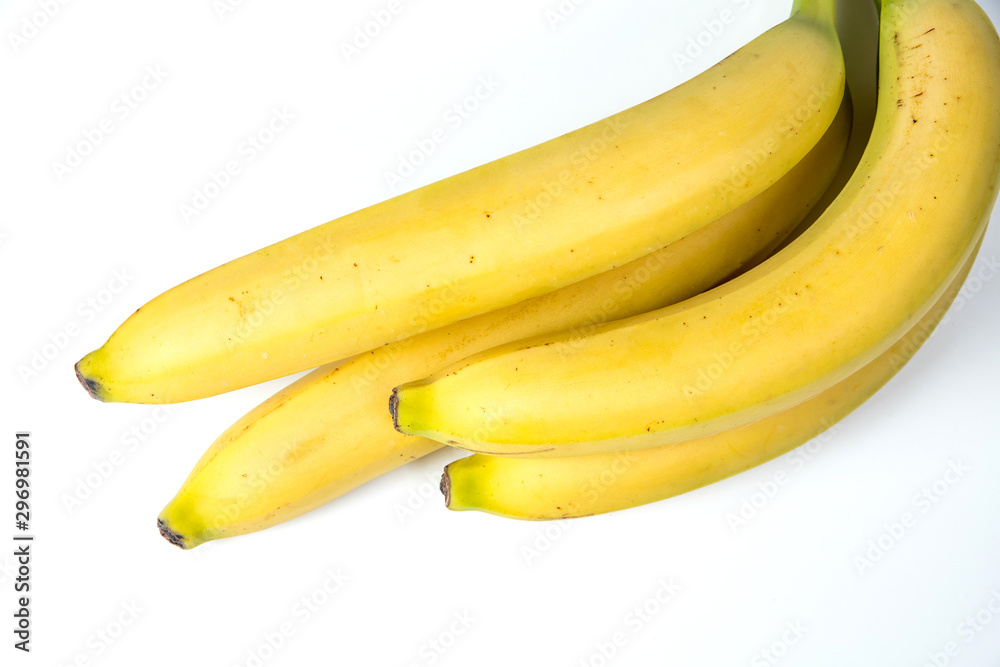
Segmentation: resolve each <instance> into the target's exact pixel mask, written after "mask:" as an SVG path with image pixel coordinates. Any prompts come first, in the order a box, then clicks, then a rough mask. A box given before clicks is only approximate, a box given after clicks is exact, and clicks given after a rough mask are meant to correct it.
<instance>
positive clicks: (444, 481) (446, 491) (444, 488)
mask: <svg viewBox="0 0 1000 667" xmlns="http://www.w3.org/2000/svg"><path fill="white" fill-rule="evenodd" d="M438 488H439V489H441V495H443V496H444V506H445V507H448V506H449V505H451V477H449V476H448V466H445V467H444V472H443V473H441V485H440V486H439V487H438Z"/></svg>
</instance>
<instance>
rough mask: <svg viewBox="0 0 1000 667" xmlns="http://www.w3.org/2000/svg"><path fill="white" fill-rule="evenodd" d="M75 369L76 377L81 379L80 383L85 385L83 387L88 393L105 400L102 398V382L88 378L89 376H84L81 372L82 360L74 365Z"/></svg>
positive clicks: (97, 398) (99, 399) (94, 397)
mask: <svg viewBox="0 0 1000 667" xmlns="http://www.w3.org/2000/svg"><path fill="white" fill-rule="evenodd" d="M73 370H75V371H76V379H77V380H79V381H80V384H81V385H83V388H84V389H86V390H87V393H88V394H90V397H91V398H93V399H96V400H98V401H101V400H103V399H101V385H100V383H99V382H98V381H97V380H88V379H87V378H85V377H83V373H81V372H80V362H77V363H76V365H75V366H73Z"/></svg>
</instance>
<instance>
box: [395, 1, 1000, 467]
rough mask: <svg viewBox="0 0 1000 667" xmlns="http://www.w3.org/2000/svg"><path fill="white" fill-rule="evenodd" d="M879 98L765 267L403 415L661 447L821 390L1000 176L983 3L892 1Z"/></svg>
mask: <svg viewBox="0 0 1000 667" xmlns="http://www.w3.org/2000/svg"><path fill="white" fill-rule="evenodd" d="M879 71H880V81H879V84H880V87H879V97H878V109H877V113H876V118H875V126H874V128H873V132H872V137H871V140H870V142H869V144H868V146H867V148H866V150H865V153H864V155H863V156H862V159H861V162H860V164H859V166H858V168H857V170H856V171H855V173H854V175H853V176H852V177H851V179H850V180H849V181H848V183H847V184H846V185H845V187H844V189H843V190H842V191H841V193H840V194H839V195H838V197H837V198H836V199H835V200H834V201H833V202H832V203H831V205H830V206H829V207H828V208H827V209H826V210H825V211H824V212H823V214H822V215H821V216H820V217H819V218H818V219H817V220H816V221H815V222H814V223H813V224H812V225H811V226H810V227H809V229H808V230H807V231H806V232H805V233H804V234H802V236H800V237H799V238H797V239H796V240H795V241H793V242H792V243H790V244H789V245H788V246H786V247H785V248H783V249H781V250H779V251H778V252H777V253H775V255H774V256H772V257H771V258H770V259H768V260H767V261H766V262H764V263H763V264H761V265H760V266H758V267H756V268H754V269H752V270H750V271H748V272H747V273H745V274H743V275H742V276H739V277H737V278H735V279H734V280H732V281H729V282H727V283H726V284H724V285H721V286H720V287H718V288H716V289H714V290H711V291H709V292H707V293H705V294H701V295H699V296H697V297H694V298H693V299H689V300H688V301H685V302H683V303H680V304H677V305H675V306H671V307H668V308H665V309H662V310H660V311H657V312H653V313H648V314H645V315H640V316H637V317H634V318H631V319H628V320H623V321H619V322H613V323H609V324H606V325H604V326H601V327H598V328H596V329H595V330H592V331H588V332H586V335H582V336H581V335H579V334H577V333H568V334H566V333H564V334H558V335H553V336H547V337H542V338H539V339H535V340H532V341H527V342H517V343H514V344H510V345H506V346H502V347H500V348H497V349H495V350H490V351H487V352H485V353H482V354H480V355H476V356H474V357H471V358H469V359H466V360H464V361H462V362H460V363H458V364H456V365H453V366H452V367H449V368H447V369H444V370H442V371H441V372H439V373H437V374H435V375H432V376H430V377H429V378H427V379H424V380H422V381H418V382H415V383H411V384H407V385H403V386H402V387H400V388H398V390H397V391H396V392H395V394H394V396H393V397H392V400H391V409H392V411H393V414H394V419H395V422H396V424H397V427H398V428H399V429H400V430H401V431H402V432H404V433H408V434H413V435H422V436H425V437H429V438H433V439H435V440H439V441H440V442H445V443H448V444H454V445H457V446H459V447H462V448H465V449H469V450H473V451H479V452H481V453H486V454H497V455H521V456H571V455H580V454H597V453H606V452H612V451H621V450H628V449H641V448H649V447H659V446H663V445H667V444H670V443H674V442H680V441H683V440H690V439H692V438H699V437H705V436H708V435H711V434H713V433H718V432H720V431H724V430H728V429H732V428H736V427H738V426H742V425H744V424H748V423H751V422H753V421H756V420H758V419H761V418H764V417H767V416H769V415H772V414H775V413H777V412H781V411H783V410H786V409H788V408H790V407H792V406H794V405H797V404H799V403H802V402H803V401H805V400H807V399H809V398H811V397H812V396H815V395H817V394H818V393H820V392H822V391H823V390H825V389H827V388H828V387H830V386H832V385H834V384H836V383H838V382H840V381H841V380H843V379H845V378H846V377H848V376H849V375H851V374H852V373H854V372H856V371H858V370H859V369H860V368H862V367H863V366H865V365H866V364H868V363H869V362H871V361H872V360H873V359H875V358H876V357H878V356H879V355H880V354H882V352H884V351H885V350H886V349H887V348H888V347H889V346H891V345H892V343H893V342H895V341H896V340H898V339H899V337H900V336H901V335H902V334H903V333H904V332H905V331H907V330H908V329H909V328H910V327H912V326H913V324H914V323H915V322H916V321H918V320H919V319H920V318H921V317H922V316H923V315H924V313H926V312H927V311H928V309H929V308H930V307H931V306H932V305H933V304H934V303H935V302H936V301H937V299H938V298H939V297H940V296H941V294H942V293H943V292H944V290H945V289H946V287H947V286H948V285H949V284H950V283H951V281H952V280H953V279H954V277H955V276H956V275H957V274H958V272H959V270H960V269H961V267H962V266H963V265H964V264H965V262H966V260H967V258H968V257H969V254H970V253H971V252H972V248H973V246H974V245H975V242H976V239H978V238H979V237H980V236H981V234H982V231H983V229H984V228H985V226H986V224H987V221H988V219H989V214H990V211H991V209H992V208H993V204H994V202H995V200H996V195H997V185H998V181H1000V113H998V109H1000V40H998V38H997V33H996V31H995V30H994V29H993V26H992V24H991V23H990V21H989V18H987V17H986V15H985V14H984V13H983V12H982V10H981V9H980V8H979V7H978V6H977V5H976V4H975V3H974V2H972V1H971V0H886V2H884V3H883V8H882V18H881V36H880V53H879Z"/></svg>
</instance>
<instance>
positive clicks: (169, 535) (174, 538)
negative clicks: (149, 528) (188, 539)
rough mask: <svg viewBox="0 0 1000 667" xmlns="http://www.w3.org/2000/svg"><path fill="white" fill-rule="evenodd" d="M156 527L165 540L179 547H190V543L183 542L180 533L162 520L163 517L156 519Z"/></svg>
mask: <svg viewBox="0 0 1000 667" xmlns="http://www.w3.org/2000/svg"><path fill="white" fill-rule="evenodd" d="M156 527H157V528H159V529H160V535H162V536H163V539H165V540H166V541H167V542H170V543H171V544H173V545H175V546H178V547H180V548H181V549H190V548H191V546H192V545H188V544H186V543H185V540H184V536H183V535H181V534H180V533H175V532H174V531H173V530H171V529H170V527H169V526H168V525H167V524H166V522H164V521H163V519H157V520H156Z"/></svg>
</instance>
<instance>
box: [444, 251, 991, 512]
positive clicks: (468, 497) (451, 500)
mask: <svg viewBox="0 0 1000 667" xmlns="http://www.w3.org/2000/svg"><path fill="white" fill-rule="evenodd" d="M974 260H975V253H973V254H972V256H971V257H970V258H969V260H968V261H967V262H966V264H965V267H964V268H963V269H962V271H961V273H960V274H959V276H958V277H957V278H956V279H955V281H954V282H953V283H952V284H951V286H950V287H949V288H948V290H947V292H945V294H944V296H942V297H941V299H940V300H939V301H938V302H937V303H936V304H935V305H934V307H933V308H931V310H930V311H929V312H928V313H927V314H926V315H924V317H923V319H921V320H920V322H918V323H917V324H916V325H915V326H914V327H913V328H912V329H910V331H909V332H907V334H906V335H905V336H903V337H902V338H901V339H900V340H899V341H897V342H896V343H895V344H894V345H893V346H892V347H890V348H889V349H888V350H886V351H885V352H883V353H882V355H881V356H879V357H878V358H877V359H876V360H875V361H873V362H871V363H869V364H868V365H867V366H865V367H864V368H862V369H861V370H859V371H857V372H856V373H854V374H853V375H851V376H850V377H848V378H847V379H846V380H842V381H841V382H839V383H838V384H836V385H834V386H833V387H830V388H829V389H827V390H826V391H824V392H822V393H821V394H819V395H818V396H814V397H813V398H811V399H809V400H807V401H806V402H805V403H801V404H799V405H797V406H795V407H792V408H789V409H788V410H785V411H784V412H779V413H777V414H775V415H772V416H770V417H765V418H764V419H761V420H760V421H756V422H753V423H752V424H747V425H746V426H741V427H739V428H735V429H732V430H729V431H722V432H721V433H716V434H715V435H710V436H708V437H705V438H696V439H694V440H687V441H685V442H679V443H675V444H672V445H666V446H664V447H658V448H653V449H637V450H632V451H628V452H615V453H611V454H594V455H591V456H576V457H561V458H514V457H510V456H486V455H484V454H473V455H472V456H468V457H465V458H463V459H458V460H457V461H454V462H453V463H451V464H449V465H448V466H447V467H446V468H445V471H444V475H443V476H442V478H441V491H442V492H443V493H444V496H445V504H446V505H447V506H448V508H449V509H453V510H478V511H481V512H488V513H490V514H496V515H498V516H504V517H508V518H513V519H565V518H570V517H581V516H589V515H592V514H603V513H605V512H613V511H616V510H622V509H627V508H629V507H638V506H639V505H645V504H647V503H652V502H656V501H658V500H663V499H665V498H671V497H673V496H677V495H680V494H682V493H687V492H688V491H692V490H694V489H698V488H701V487H703V486H707V485H709V484H712V483H714V482H718V481H720V480H723V479H725V478H727V477H730V476H732V475H735V474H738V473H741V472H743V471H745V470H749V469H750V468H753V467H755V466H758V465H760V464H762V463H765V462H767V461H770V460H771V459H773V458H776V457H778V456H781V455H782V454H785V453H786V452H789V451H791V450H792V449H795V448H796V447H798V446H800V445H802V444H803V443H805V442H807V441H808V440H810V439H811V438H814V437H817V436H819V435H820V434H821V433H823V432H824V431H826V430H827V429H829V428H830V427H832V426H833V425H834V424H836V423H837V422H839V421H840V420H841V419H843V418H844V417H846V416H847V415H848V414H850V413H851V412H853V411H854V410H855V409H856V408H857V407H858V406H860V405H861V404H862V403H864V402H865V401H867V400H868V399H869V398H871V396H872V395H873V394H874V393H875V392H876V391H878V390H879V389H880V388H881V387H882V386H883V385H884V384H885V383H886V382H888V381H889V380H890V379H891V378H892V377H893V376H894V375H895V374H896V373H897V372H899V370H900V369H901V368H902V367H903V365H905V364H906V362H907V361H909V359H911V358H912V357H913V355H914V354H915V353H916V351H917V350H918V349H919V348H920V346H921V345H922V344H923V342H924V341H926V340H927V338H928V337H930V335H931V333H932V332H933V331H934V328H935V327H936V326H937V325H938V323H939V322H941V320H942V319H944V316H945V313H946V312H947V310H948V307H949V306H950V305H951V302H952V301H953V300H954V299H955V296H956V295H957V294H958V292H959V291H960V290H961V289H962V284H963V283H964V282H965V278H966V276H967V275H968V273H969V270H970V269H971V268H972V265H973V263H974Z"/></svg>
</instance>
